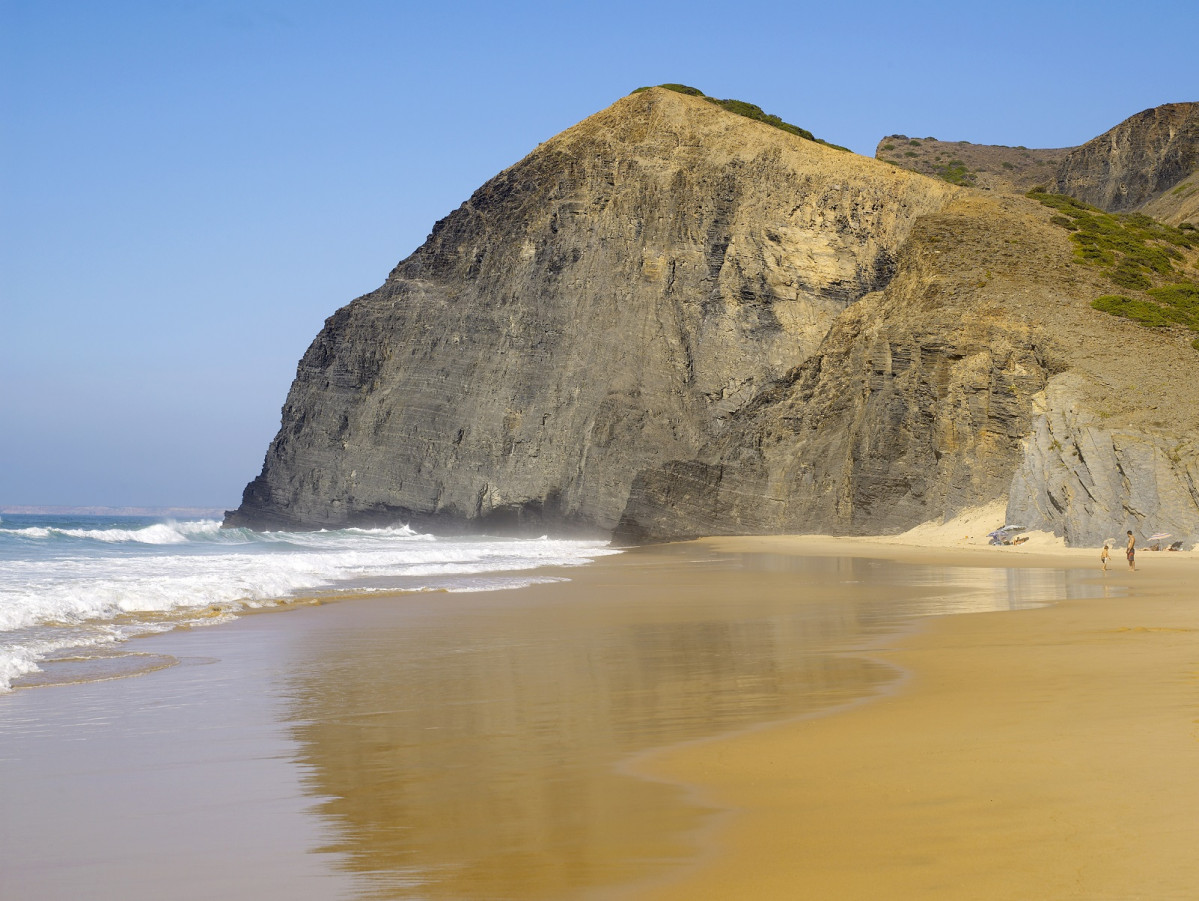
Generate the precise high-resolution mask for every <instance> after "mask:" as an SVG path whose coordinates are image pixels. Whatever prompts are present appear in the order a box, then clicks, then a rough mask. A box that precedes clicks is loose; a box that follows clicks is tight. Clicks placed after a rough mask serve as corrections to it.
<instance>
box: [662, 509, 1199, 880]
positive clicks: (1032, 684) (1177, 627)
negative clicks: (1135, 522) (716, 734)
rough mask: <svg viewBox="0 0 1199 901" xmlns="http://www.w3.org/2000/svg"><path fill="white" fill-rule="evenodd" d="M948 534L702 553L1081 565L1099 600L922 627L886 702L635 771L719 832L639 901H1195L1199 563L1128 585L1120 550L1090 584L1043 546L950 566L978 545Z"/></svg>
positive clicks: (724, 544) (1156, 569) (1157, 565)
mask: <svg viewBox="0 0 1199 901" xmlns="http://www.w3.org/2000/svg"><path fill="white" fill-rule="evenodd" d="M990 522H992V523H993V522H994V519H991V520H990ZM958 526H960V524H956V525H955V526H953V527H951V528H950V529H949V530H948V532H946V533H945V534H942V535H934V534H930V532H935V531H936V530H929V529H926V530H924V534H923V535H918V536H913V535H908V536H905V537H904V538H901V539H898V540H892V541H889V542H878V541H874V542H870V541H852V540H851V541H848V542H847V541H846V540H845V539H838V540H829V539H820V538H766V539H752V538H751V539H720V540H713V541H712V543H713V544H714V545H715V546H716V547H719V548H720V549H722V550H740V551H753V550H761V549H768V550H770V551H772V552H775V553H778V552H788V551H789V552H791V553H796V554H821V553H827V552H828V549H829V548H830V547H840V548H842V549H844V548H845V546H846V544H847V543H848V544H852V545H854V546H855V549H856V552H858V553H864V554H868V555H871V554H877V555H881V556H888V557H893V558H898V559H906V560H921V561H924V562H929V563H936V562H943V563H954V564H963V563H965V564H968V565H988V564H989V565H995V563H996V561H997V560H1003V561H1004V562H1005V563H1007V564H1008V565H1012V564H1016V565H1020V564H1027V565H1036V566H1046V565H1052V566H1056V567H1061V568H1071V567H1088V568H1093V569H1094V570H1095V571H1096V572H1095V575H1096V577H1098V578H1099V580H1100V582H1101V584H1103V585H1104V586H1106V587H1107V588H1108V589H1110V591H1109V592H1108V594H1110V595H1112V596H1111V597H1107V598H1092V599H1086V600H1071V601H1065V602H1062V603H1059V604H1057V605H1054V606H1051V607H1045V608H1041V609H1036V610H1027V611H1021V612H1018V613H984V614H976V615H967V616H953V617H940V618H937V619H934V620H929V621H926V623H925V628H923V629H922V630H920V631H919V632H918V633H917V634H915V635H913V636H910V637H908V638H906V639H903V640H901V641H900V642H898V643H897V646H896V647H894V648H891V649H887V650H885V651H880V652H878V654H877V656H878V657H879V658H880V659H882V660H886V661H888V662H891V663H894V664H897V665H899V666H901V667H903V668H905V669H906V670H907V671H908V672H909V674H910V675H909V678H908V679H907V681H906V683H905V684H904V685H903V686H902V689H901V690H899V691H897V692H895V693H894V694H892V695H891V696H889V697H886V698H883V699H880V700H877V701H874V702H872V703H868V704H864V705H860V706H857V707H854V708H853V709H851V710H848V711H844V712H840V713H837V714H835V715H831V716H823V717H818V718H809V719H806V720H803V721H797V722H793V723H790V724H787V725H783V726H779V727H775V728H770V729H767V730H760V731H755V732H752V733H746V734H743V735H740V736H736V737H731V738H725V739H720V740H715V741H710V742H704V743H699V744H693V745H689V746H683V747H679V748H676V749H671V750H667V751H664V752H659V753H656V754H654V755H651V756H649V757H646V758H643V759H642V760H641V761H640V763H639V769H640V771H642V772H644V773H645V774H647V775H653V776H655V777H657V778H663V779H670V780H677V781H679V782H682V783H686V784H693V785H697V786H702V794H701V797H703V798H704V799H705V800H707V801H708V802H709V803H711V804H713V805H715V806H718V807H721V808H724V809H727V810H729V811H731V812H732V813H731V815H730V817H729V818H728V820H727V824H726V826H725V827H724V828H723V830H722V831H721V832H720V833H719V834H718V836H717V837H716V839H715V840H714V843H713V844H712V846H711V848H710V850H709V854H708V856H707V858H706V859H705V860H704V861H703V862H702V863H701V864H700V865H698V866H697V867H696V868H695V869H694V870H692V871H691V872H690V873H688V874H687V875H685V876H684V877H683V878H682V879H680V880H676V881H674V882H672V883H670V884H668V885H666V886H663V887H659V888H657V889H655V890H653V891H650V892H648V893H645V894H643V895H642V896H641V897H643V898H645V899H654V901H667V899H688V901H694V899H702V898H713V899H716V898H720V899H724V898H754V899H775V898H778V899H782V898H788V899H790V898H830V899H831V898H836V899H858V898H861V899H867V898H869V899H878V898H888V899H908V898H910V899H922V901H927V899H937V898H945V899H964V898H969V899H1027V898H1050V899H1066V898H1077V899H1117V898H1118V899H1131V898H1145V899H1194V898H1197V897H1199V855H1197V854H1196V848H1199V592H1197V591H1196V586H1197V584H1199V559H1197V558H1196V557H1195V555H1194V554H1191V553H1166V552H1161V553H1152V552H1142V553H1141V554H1139V555H1138V571H1137V572H1135V573H1130V572H1129V571H1128V568H1127V566H1126V565H1125V563H1124V560H1123V554H1122V553H1120V552H1118V553H1117V554H1116V555H1115V558H1116V559H1115V560H1113V564H1114V565H1113V566H1112V568H1111V571H1110V572H1109V573H1108V574H1107V575H1106V576H1103V575H1100V574H1099V573H1098V567H1099V561H1098V551H1096V550H1066V549H1063V548H1060V547H1055V546H1054V543H1053V542H1049V541H1047V540H1042V541H1041V542H1040V546H1038V542H1037V541H1036V540H1035V539H1034V540H1033V541H1030V542H1029V543H1028V544H1027V545H1022V546H1020V547H1019V548H1008V547H1004V548H985V547H977V548H975V547H962V548H956V549H955V548H947V547H946V546H945V545H947V544H951V543H962V544H969V543H970V542H971V541H972V540H973V537H972V538H971V539H967V538H966V537H965V533H963V534H961V535H959V536H958V537H956V538H954V539H952V540H949V541H947V540H945V536H946V534H950V533H956V532H961V529H960V528H958ZM992 527H993V526H992ZM921 539H923V541H924V546H917V544H916V542H918V541H920V540H921ZM938 544H940V546H937V545H938Z"/></svg>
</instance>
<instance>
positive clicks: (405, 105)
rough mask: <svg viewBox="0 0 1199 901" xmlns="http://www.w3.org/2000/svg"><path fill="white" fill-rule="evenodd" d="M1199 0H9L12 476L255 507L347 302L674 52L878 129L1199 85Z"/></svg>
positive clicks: (856, 145)
mask: <svg viewBox="0 0 1199 901" xmlns="http://www.w3.org/2000/svg"><path fill="white" fill-rule="evenodd" d="M1196 33H1199V4H1196V3H1194V2H1190V0H1187V2H1183V0H1178V2H1160V0H1147V2H1142V3H1139V4H1136V5H1129V4H1124V3H1120V4H1117V3H1108V2H1090V3H1081V2H1079V3H1075V2H1069V3H1066V2H1060V3H1055V2H1052V0H1049V2H1040V3H1028V2H1022V0H1018V2H1012V3H1007V4H986V5H978V4H971V3H958V4H942V3H920V2H909V3H903V4H900V3H883V2H872V0H871V2H866V0H860V2H841V3H824V4H813V3H804V2H779V3H775V2H769V3H754V2H747V3H743V4H741V5H735V4H727V3H720V4H716V3H705V2H691V3H675V2H670V3H653V2H647V3H640V2H638V3H633V2H623V0H615V2H607V3H602V4H598V3H597V4H586V3H580V4H569V3H540V2H519V0H518V2H511V3H507V4H499V3H475V2H461V3H452V2H446V3H441V4H437V3H427V2H423V3H419V4H417V3H383V2H355V0H343V2H339V3H312V2H303V0H289V2H268V0H241V2H223V0H214V2H203V0H190V2H170V0H151V2H142V3H135V2H123V0H106V2H103V3H96V2H91V0H89V2H56V0H33V2H23V0H0V342H2V344H0V348H2V353H0V430H2V431H0V504H79V505H82V504H112V505H124V504H132V505H168V504H194V505H216V506H220V505H226V506H235V505H236V504H237V502H238V501H239V499H240V496H241V490H242V488H243V487H244V486H245V483H246V482H247V481H248V480H249V479H251V478H252V477H254V476H255V475H257V473H258V471H259V469H260V468H261V465H262V458H263V454H264V453H265V451H266V447H267V444H268V442H269V441H270V439H271V437H272V436H273V435H274V433H275V431H276V430H277V428H278V425H279V411H280V408H281V406H282V404H283V400H284V397H285V395H286V392H287V388H288V385H289V384H290V382H291V378H292V376H293V375H294V373H295V365H296V362H297V361H298V359H299V357H300V355H301V354H302V353H303V352H304V349H305V348H306V347H307V345H308V343H309V342H310V341H311V340H312V338H313V337H314V336H315V335H316V333H317V331H318V330H319V329H320V327H321V324H322V322H323V320H324V319H325V317H326V316H328V315H330V314H331V313H333V311H334V310H336V309H337V308H338V307H340V306H342V305H344V304H345V303H347V302H348V301H350V300H352V299H353V298H354V297H356V296H358V295H360V294H363V293H366V292H368V291H371V290H373V289H374V288H376V287H378V285H379V284H381V283H382V281H383V279H384V278H385V277H386V275H387V273H388V271H389V270H390V269H391V268H392V267H393V266H394V265H395V264H396V263H397V262H398V261H399V260H401V259H402V258H404V257H406V256H407V255H408V254H409V253H411V252H412V251H413V250H414V249H415V248H416V247H417V246H418V245H419V244H420V243H421V242H422V241H423V240H424V238H425V236H426V235H427V234H428V231H429V229H430V227H431V226H432V224H433V223H434V222H435V221H436V220H437V219H439V218H441V217H443V216H445V215H446V214H447V213H449V212H450V211H452V210H453V209H454V208H456V207H457V206H458V205H459V204H460V203H461V202H462V201H463V200H465V199H466V198H467V197H468V196H469V195H470V193H471V192H472V191H473V190H474V189H475V188H476V187H478V186H479V185H480V184H482V183H483V182H484V181H486V180H487V179H488V178H490V177H491V176H492V175H494V174H495V173H496V172H498V171H499V170H501V169H503V168H504V167H505V166H508V165H510V164H511V163H513V162H515V161H516V160H518V159H520V158H521V157H522V156H524V155H525V154H526V153H528V152H529V151H530V150H532V149H533V148H534V147H536V145H537V144H538V142H540V141H543V140H545V139H546V138H548V137H550V136H552V135H553V134H555V133H557V132H559V131H561V130H562V129H564V128H566V127H568V126H570V125H572V124H573V123H574V122H577V121H578V120H580V119H583V118H585V117H586V116H588V115H590V114H592V113H594V112H596V111H597V110H600V109H602V108H604V107H605V106H607V105H608V104H610V103H612V102H613V101H615V100H617V99H618V98H619V97H621V96H623V95H624V94H627V93H628V92H629V91H631V90H632V89H633V88H636V87H638V86H641V85H646V84H659V83H662V82H667V81H675V82H683V83H686V84H691V85H695V86H697V87H699V88H702V89H703V90H704V91H706V92H707V93H708V94H711V95H713V96H717V97H736V98H739V99H743V100H748V101H750V102H753V103H757V104H758V105H760V106H761V107H763V108H764V109H765V110H766V111H767V112H771V113H774V114H777V115H779V116H781V117H782V118H784V119H786V120H787V121H789V122H793V123H795V124H797V125H800V126H803V127H804V128H807V129H810V130H811V131H813V132H814V133H815V134H816V135H817V136H819V137H822V138H825V139H827V140H829V141H832V142H834V143H839V144H844V145H846V146H848V147H850V148H851V149H853V150H855V151H857V152H859V153H864V154H873V151H874V146H875V143H876V142H877V141H878V139H879V138H881V137H882V136H884V135H886V134H890V133H895V132H901V133H905V134H909V135H912V136H921V137H924V136H935V137H938V138H941V139H943V140H969V141H972V142H974V143H1001V144H1011V145H1019V144H1022V145H1025V146H1028V147H1060V146H1072V145H1076V144H1079V143H1082V142H1083V141H1086V140H1088V139H1090V138H1092V137H1094V136H1096V135H1098V134H1100V133H1102V132H1103V131H1105V130H1107V129H1108V128H1110V127H1111V126H1113V125H1115V124H1117V123H1118V122H1120V121H1121V120H1123V119H1125V118H1127V117H1128V116H1130V115H1132V114H1133V113H1136V112H1139V111H1140V110H1143V109H1146V108H1148V107H1152V106H1157V105H1158V104H1161V103H1167V102H1173V101H1182V100H1199V66H1196V64H1195V46H1196V45H1195V34H1196Z"/></svg>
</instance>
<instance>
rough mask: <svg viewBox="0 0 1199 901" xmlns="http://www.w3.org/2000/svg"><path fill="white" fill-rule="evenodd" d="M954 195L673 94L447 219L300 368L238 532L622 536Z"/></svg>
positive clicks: (647, 99) (583, 135)
mask: <svg viewBox="0 0 1199 901" xmlns="http://www.w3.org/2000/svg"><path fill="white" fill-rule="evenodd" d="M952 191H953V189H952V188H950V187H949V186H947V185H941V186H939V185H936V184H935V183H930V182H929V181H928V180H927V179H923V178H920V177H919V176H915V175H912V174H910V173H907V172H901V171H897V170H894V169H892V168H890V167H887V166H884V165H881V164H879V163H876V162H874V161H872V160H868V159H864V158H862V157H859V156H856V155H854V154H851V153H847V152H844V151H840V150H835V149H831V148H828V147H825V146H822V145H820V144H817V143H814V142H812V141H808V140H804V139H803V138H800V137H796V136H794V135H791V134H788V133H786V132H784V131H780V130H778V129H776V128H772V127H770V126H769V125H766V124H762V123H759V122H754V121H751V120H749V119H746V118H743V117H741V116H737V115H733V114H732V113H729V112H725V111H724V110H722V109H720V108H719V107H716V106H714V105H713V104H711V103H709V102H707V101H706V100H704V99H702V98H698V97H691V96H684V95H681V94H678V93H674V92H671V91H667V90H662V89H653V90H649V91H645V92H641V93H637V94H634V95H631V96H629V97H627V98H625V99H623V100H621V101H619V102H618V103H616V104H615V105H613V106H612V107H610V108H608V109H606V110H604V111H603V112H601V113H599V114H597V115H595V116H593V117H591V118H590V119H587V120H586V121H584V122H582V123H580V124H579V125H577V126H575V127H574V128H572V129H570V130H568V131H566V132H564V133H563V134H561V135H559V136H557V137H555V138H554V139H552V140H550V141H548V142H546V143H545V144H543V145H541V146H540V147H539V148H538V149H537V150H535V151H534V152H533V153H531V154H530V155H529V156H528V157H526V158H525V159H524V160H522V161H521V162H519V163H517V164H516V165H514V166H512V167H511V168H509V169H507V170H505V171H504V172H502V173H500V175H498V176H497V177H496V178H494V179H492V180H491V181H490V182H488V183H487V184H486V185H484V186H483V187H482V188H480V189H479V190H478V191H477V192H476V193H475V194H474V195H473V196H472V197H471V198H470V200H469V201H467V202H466V203H465V204H463V205H462V207H461V208H460V209H458V210H457V211H455V212H454V213H453V214H451V215H450V216H448V217H447V218H446V219H444V220H442V221H441V222H439V223H437V225H436V227H435V228H434V230H433V233H432V234H431V235H430V237H429V239H428V240H427V241H426V242H425V244H424V245H423V246H422V247H421V248H420V249H418V250H417V251H416V252H415V253H414V254H413V255H412V256H411V257H409V258H408V259H406V260H404V261H403V262H402V263H400V264H399V265H398V266H397V267H396V269H395V270H394V271H393V272H392V273H391V275H390V276H389V277H388V279H387V282H386V283H385V284H384V285H383V286H382V287H381V288H380V289H379V290H377V291H375V292H374V293H372V294H369V295H367V296H365V297H361V298H359V299H358V300H356V301H354V302H353V303H351V304H350V305H349V306H347V307H345V308H343V309H341V310H339V311H338V312H337V313H336V314H335V315H334V316H333V317H331V318H330V319H329V320H328V322H327V323H326V325H325V328H324V330H323V331H322V332H321V333H320V334H319V335H318V336H317V338H316V340H315V341H314V342H313V344H312V346H311V348H309V350H308V352H307V353H306V354H305V355H304V358H303V359H302V360H301V361H300V365H299V369H298V372H297V375H296V380H295V383H294V384H293V386H292V389H291V392H290V394H289V395H288V398H287V402H286V405H285V407H284V410H283V425H282V428H281V429H280V431H279V434H278V436H277V437H276V438H275V440H274V442H273V443H272V444H271V447H270V450H269V451H268V453H267V458H266V463H265V465H264V468H263V471H262V474H261V475H260V476H259V477H258V478H257V479H255V480H254V481H253V482H252V483H251V484H250V485H249V486H248V487H247V489H246V492H245V496H244V499H243V502H242V505H241V507H240V508H239V509H238V510H237V511H235V512H234V513H233V514H231V515H230V516H229V517H228V522H229V523H230V524H249V525H253V526H289V527H319V526H334V525H342V524H347V523H362V522H373V521H394V520H396V519H404V520H407V521H409V522H412V523H414V524H429V523H436V524H437V525H438V526H439V527H441V528H454V527H458V526H463V525H469V524H473V525H475V526H476V527H478V526H486V527H488V528H500V527H505V526H513V525H520V526H525V527H528V528H533V529H544V528H548V527H554V528H579V529H590V530H595V531H603V532H606V531H608V530H610V529H611V528H612V527H613V526H615V525H616V522H617V520H618V519H619V517H620V514H621V512H622V510H623V509H624V506H625V502H626V499H627V497H628V492H629V486H630V484H631V482H632V480H633V477H634V475H635V474H636V473H637V472H639V471H641V470H643V469H647V468H650V467H653V466H655V465H657V464H659V463H661V462H664V461H667V460H672V459H677V458H687V457H691V456H693V455H694V454H695V453H696V451H697V450H698V448H699V447H700V446H701V445H702V444H703V443H704V442H706V441H708V440H710V439H711V438H712V437H713V436H714V435H716V434H719V432H720V431H721V429H722V428H723V424H724V422H725V420H726V418H727V417H728V416H729V414H731V413H732V412H733V411H734V410H736V409H738V408H740V407H741V406H743V405H744V404H745V403H746V402H747V401H748V400H749V399H750V398H752V397H753V396H754V395H755V394H757V393H758V392H759V391H761V390H762V389H763V388H764V387H766V386H768V385H769V384H771V383H772V382H773V381H774V380H775V379H777V378H779V377H781V376H783V375H784V374H785V373H787V372H788V371H790V370H791V369H793V368H794V367H795V366H796V365H798V364H799V363H801V362H802V361H803V360H804V359H806V358H807V357H808V356H809V355H810V354H811V353H812V352H813V351H814V350H815V349H816V348H817V346H818V345H819V344H820V342H821V341H822V340H823V338H824V335H825V333H826V332H827V331H828V328H829V326H830V324H831V323H832V322H833V320H834V319H835V318H836V316H837V315H838V314H839V313H840V312H841V311H842V310H844V309H845V308H846V307H847V306H848V305H850V304H852V303H853V302H855V301H856V300H858V299H859V298H860V297H862V296H863V295H864V294H866V293H868V292H870V291H874V290H877V289H879V288H881V287H882V286H884V285H885V284H886V283H887V282H888V281H889V280H890V278H891V277H892V275H893V273H894V269H895V260H896V257H897V255H898V253H899V249H900V247H901V246H902V245H903V243H904V241H905V239H906V237H907V234H908V232H909V230H910V229H911V227H912V225H913V223H914V222H916V221H917V219H918V218H919V217H920V216H921V215H923V214H925V213H928V212H931V211H934V210H936V209H938V208H939V207H940V206H942V205H943V204H944V203H945V202H946V201H947V200H948V199H949V197H950V196H951V194H952Z"/></svg>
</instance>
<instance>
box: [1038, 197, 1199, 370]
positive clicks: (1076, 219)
mask: <svg viewBox="0 0 1199 901" xmlns="http://www.w3.org/2000/svg"><path fill="white" fill-rule="evenodd" d="M1028 196H1029V197H1031V198H1033V199H1034V200H1038V201H1040V202H1041V203H1042V204H1044V205H1045V206H1047V207H1049V208H1050V209H1053V210H1057V211H1058V213H1059V215H1056V216H1054V217H1053V218H1052V219H1051V220H1050V221H1051V222H1053V223H1054V224H1055V225H1060V226H1061V227H1062V228H1064V229H1066V230H1067V231H1069V232H1070V240H1071V241H1073V242H1074V245H1075V246H1074V256H1075V258H1076V259H1077V260H1078V262H1079V263H1082V264H1084V265H1089V266H1095V267H1098V268H1099V269H1101V270H1102V271H1103V272H1104V274H1105V275H1106V276H1107V278H1108V280H1109V281H1110V282H1111V283H1112V284H1114V285H1116V286H1117V287H1119V288H1123V289H1124V290H1125V291H1129V292H1136V293H1137V294H1138V295H1140V296H1128V295H1125V294H1105V295H1104V296H1102V297H1100V298H1098V299H1096V300H1094V301H1092V302H1091V306H1093V307H1094V308H1095V309H1097V310H1102V311H1103V312H1105V313H1111V314H1112V315H1114V316H1122V317H1124V318H1125V319H1131V320H1132V321H1133V322H1136V323H1139V324H1140V325H1143V326H1145V327H1146V328H1167V327H1169V326H1184V327H1186V328H1188V329H1190V330H1191V331H1193V332H1199V286H1196V285H1195V284H1194V283H1193V282H1192V281H1190V280H1189V278H1188V276H1191V275H1192V273H1191V272H1188V269H1190V270H1194V269H1195V268H1196V265H1197V264H1196V261H1195V256H1194V254H1193V251H1194V250H1196V249H1199V234H1196V233H1195V232H1194V231H1193V230H1190V229H1181V228H1174V227H1172V226H1169V225H1165V224H1164V223H1161V222H1158V221H1157V220H1155V219H1151V218H1149V217H1148V216H1144V215H1141V214H1139V213H1134V214H1131V215H1121V214H1116V213H1105V212H1104V211H1103V210H1100V209H1098V208H1097V207H1093V206H1090V205H1089V204H1086V203H1083V202H1082V201H1080V200H1075V199H1074V198H1073V197H1068V196H1066V195H1064V194H1048V193H1046V192H1045V191H1043V190H1039V189H1034V190H1032V191H1029V192H1028ZM1192 343H1193V345H1194V346H1195V348H1196V349H1197V350H1199V339H1196V340H1195V341H1194V342H1192Z"/></svg>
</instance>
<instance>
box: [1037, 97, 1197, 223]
mask: <svg viewBox="0 0 1199 901" xmlns="http://www.w3.org/2000/svg"><path fill="white" fill-rule="evenodd" d="M1196 170H1199V103H1168V104H1166V105H1164V106H1159V107H1155V108H1153V109H1147V110H1145V111H1143V112H1140V113H1137V114H1136V115H1135V116H1131V117H1129V118H1128V119H1125V120H1124V121H1123V122H1121V123H1120V124H1119V125H1117V126H1116V127H1115V128H1113V129H1111V130H1110V131H1106V132H1104V133H1103V134H1101V135H1100V136H1099V137H1097V138H1094V139H1093V140H1090V141H1087V143H1085V144H1083V145H1082V146H1081V147H1076V148H1074V149H1073V150H1072V151H1071V152H1070V153H1069V154H1068V155H1067V156H1066V158H1065V159H1064V160H1063V161H1062V162H1061V164H1060V165H1059V168H1058V171H1057V174H1056V176H1055V177H1054V178H1053V180H1052V181H1051V182H1050V190H1051V191H1054V192H1055V193H1058V194H1069V195H1070V196H1071V197H1076V198H1078V199H1079V200H1081V201H1084V202H1085V203H1089V204H1091V205H1092V206H1097V207H1099V208H1100V209H1103V210H1107V211H1108V212H1112V213H1126V212H1131V211H1134V210H1138V209H1140V208H1141V207H1143V206H1145V205H1146V204H1148V203H1151V202H1152V201H1153V200H1154V199H1156V198H1157V197H1159V196H1161V195H1165V194H1168V192H1170V191H1172V190H1174V189H1175V188H1176V187H1177V186H1178V185H1179V183H1180V182H1182V181H1183V180H1184V179H1186V178H1187V177H1188V176H1190V175H1191V174H1192V173H1194V172H1195V171H1196ZM1179 221H1181V220H1179ZM1172 224H1175V223H1172Z"/></svg>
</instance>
